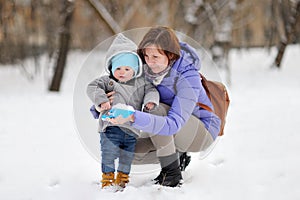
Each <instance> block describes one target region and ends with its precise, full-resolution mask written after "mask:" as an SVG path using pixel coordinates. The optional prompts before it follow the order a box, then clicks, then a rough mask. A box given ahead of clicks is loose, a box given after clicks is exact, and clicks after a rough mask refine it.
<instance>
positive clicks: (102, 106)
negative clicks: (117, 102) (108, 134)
mask: <svg viewBox="0 0 300 200" xmlns="http://www.w3.org/2000/svg"><path fill="white" fill-rule="evenodd" d="M100 109H101V110H109V109H111V105H110V103H109V101H108V102H105V103H101V104H100Z"/></svg>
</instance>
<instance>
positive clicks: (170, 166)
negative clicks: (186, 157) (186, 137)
mask: <svg viewBox="0 0 300 200" xmlns="http://www.w3.org/2000/svg"><path fill="white" fill-rule="evenodd" d="M159 161H160V165H161V172H160V174H159V175H158V176H157V177H156V178H155V179H154V180H155V181H156V184H160V185H163V186H168V187H177V186H180V185H181V180H182V175H181V171H180V167H179V155H178V153H174V154H172V155H169V156H164V157H159Z"/></svg>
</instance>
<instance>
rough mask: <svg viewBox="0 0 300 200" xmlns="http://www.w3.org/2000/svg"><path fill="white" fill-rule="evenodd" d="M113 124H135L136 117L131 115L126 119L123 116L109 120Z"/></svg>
mask: <svg viewBox="0 0 300 200" xmlns="http://www.w3.org/2000/svg"><path fill="white" fill-rule="evenodd" d="M107 120H108V121H109V122H110V123H112V124H115V125H117V124H125V123H126V122H134V115H129V117H127V118H124V117H122V115H119V116H118V117H116V118H110V119H107Z"/></svg>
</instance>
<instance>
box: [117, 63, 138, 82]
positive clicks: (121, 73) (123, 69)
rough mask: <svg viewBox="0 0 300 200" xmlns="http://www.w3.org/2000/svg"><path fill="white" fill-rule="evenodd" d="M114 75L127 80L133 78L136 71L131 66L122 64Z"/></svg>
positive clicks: (121, 80)
mask: <svg viewBox="0 0 300 200" xmlns="http://www.w3.org/2000/svg"><path fill="white" fill-rule="evenodd" d="M113 75H114V77H115V78H116V79H117V80H118V81H120V82H126V81H129V80H130V79H132V77H133V75H134V71H133V69H132V68H131V67H128V66H120V67H118V68H117V69H116V70H115V71H114V74H113Z"/></svg>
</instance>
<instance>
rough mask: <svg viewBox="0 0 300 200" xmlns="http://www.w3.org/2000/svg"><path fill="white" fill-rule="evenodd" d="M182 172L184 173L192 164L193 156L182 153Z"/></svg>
mask: <svg viewBox="0 0 300 200" xmlns="http://www.w3.org/2000/svg"><path fill="white" fill-rule="evenodd" d="M179 155H180V158H179V160H180V170H181V171H184V170H185V168H186V167H187V166H188V165H189V164H190V162H191V156H190V155H188V154H187V152H180V153H179Z"/></svg>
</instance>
